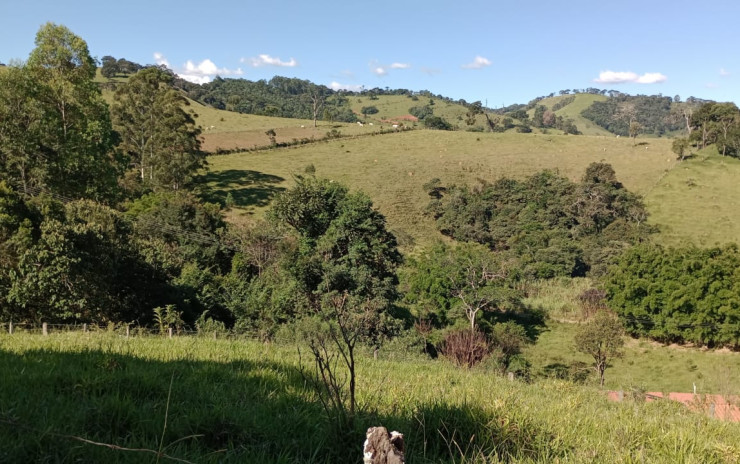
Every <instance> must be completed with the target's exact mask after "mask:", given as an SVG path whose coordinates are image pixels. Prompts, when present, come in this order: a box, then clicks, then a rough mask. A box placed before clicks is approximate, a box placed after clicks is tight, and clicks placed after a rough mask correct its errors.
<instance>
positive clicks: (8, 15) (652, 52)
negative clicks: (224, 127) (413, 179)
mask: <svg viewBox="0 0 740 464" xmlns="http://www.w3.org/2000/svg"><path fill="white" fill-rule="evenodd" d="M738 20H740V2H737V1H730V0H726V1H724V0H723V1H720V0H703V1H687V0H672V1H665V0H642V1H633V0H623V1H613V2H610V1H598V0H590V1H585V0H577V1H567V0H564V1H553V0H549V1H544V0H530V1H527V2H517V1H507V2H502V1H497V0H487V1H477V0H475V1H467V0H459V1H457V2H450V1H437V0H428V1H415V0H407V1H400V0H396V1H385V0H373V1H362V0H345V1H323V0H315V1H300V2H298V1H292V2H288V1H282V0H280V1H260V2H257V1H252V0H246V1H245V0H240V1H238V0H233V1H232V0H223V1H219V0H212V1H206V0H202V1H200V2H191V1H185V0H182V1H178V2H172V1H159V0H148V1H141V0H125V1H116V2H107V1H105V0H96V1H83V0H78V1H74V0H72V1H62V0H22V1H19V0H0V62H4V63H9V62H11V61H12V60H14V59H21V60H23V59H25V58H27V57H28V54H29V52H30V51H31V50H32V49H33V47H34V37H35V34H36V32H37V30H38V28H39V27H40V26H41V25H42V24H43V23H45V22H47V21H52V22H55V23H57V24H64V25H65V26H67V27H68V28H70V29H71V30H72V31H73V32H74V33H76V34H77V35H79V36H81V37H82V38H83V39H85V40H86V41H87V43H88V46H89V48H90V53H91V54H92V55H93V56H95V57H97V58H101V57H103V56H105V55H112V56H114V57H116V58H122V57H123V58H126V59H129V60H131V61H135V62H138V63H142V64H149V63H155V62H159V63H166V64H168V66H169V67H170V68H172V69H173V70H174V71H175V72H177V73H178V74H180V75H182V76H184V77H187V78H188V79H191V80H194V81H201V82H204V81H208V80H210V79H212V78H213V77H214V76H215V75H217V74H218V75H221V76H222V77H242V78H245V79H250V80H257V79H269V78H271V77H272V76H275V75H281V76H287V77H298V78H301V79H309V80H311V81H313V82H316V83H320V84H324V85H328V86H334V87H335V88H336V87H345V88H353V89H355V88H359V87H360V86H365V88H373V87H381V88H384V87H390V88H407V89H411V90H429V91H431V92H433V93H435V94H442V95H445V96H449V97H452V98H455V99H458V98H464V99H466V100H468V101H475V100H481V101H483V102H486V101H487V102H488V106H490V107H499V106H501V105H508V104H511V103H526V102H527V101H529V100H531V99H532V98H534V97H536V96H539V95H546V94H548V93H550V92H557V91H558V90H560V89H572V88H578V89H580V88H586V87H597V88H605V89H616V90H620V91H622V92H627V93H631V94H637V93H642V94H658V93H662V94H663V95H670V96H674V95H677V94H678V95H680V96H681V97H682V98H684V99H685V98H686V97H688V96H690V95H693V96H696V97H702V98H708V99H714V100H718V101H734V102H737V103H740V98H739V97H740V53H739V51H740V34H737V32H736V30H737V26H736V23H737V21H738Z"/></svg>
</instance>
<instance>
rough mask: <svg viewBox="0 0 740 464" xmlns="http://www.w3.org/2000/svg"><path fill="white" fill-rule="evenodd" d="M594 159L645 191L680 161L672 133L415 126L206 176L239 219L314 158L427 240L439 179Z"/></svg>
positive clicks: (249, 160)
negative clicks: (430, 185)
mask: <svg viewBox="0 0 740 464" xmlns="http://www.w3.org/2000/svg"><path fill="white" fill-rule="evenodd" d="M646 147H649V149H647V150H646V149H645V148H646ZM594 161H606V162H609V163H611V164H612V165H613V166H614V169H615V170H616V173H617V176H618V178H619V179H620V180H621V181H622V182H623V183H624V184H625V185H626V186H627V187H628V188H630V189H633V190H635V191H637V192H638V193H646V192H648V191H649V190H650V189H651V188H652V187H653V186H654V185H655V184H656V182H658V180H659V179H660V177H661V176H662V175H663V174H664V173H665V171H666V170H668V169H670V168H671V167H672V166H673V165H674V164H675V155H674V154H673V153H672V152H671V150H670V141H669V140H665V139H653V140H651V141H650V145H646V146H637V147H635V146H633V145H632V141H631V140H627V139H625V138H614V137H588V136H563V135H542V134H516V133H504V134H494V133H470V132H462V131H457V132H445V131H432V130H416V131H411V132H405V133H397V134H388V135H383V136H377V137H363V138H359V139H341V140H336V141H331V142H328V143H321V144H312V145H307V146H302V147H297V148H290V149H278V150H267V151H260V152H254V153H238V154H231V155H224V156H214V157H210V158H209V164H210V169H211V171H210V173H209V174H208V175H207V176H206V178H205V180H206V181H207V182H208V185H210V186H211V188H212V194H211V199H213V200H220V201H223V200H224V199H225V197H226V195H227V194H228V193H229V192H232V195H233V196H234V198H235V200H236V202H237V205H238V206H239V208H237V209H235V210H234V211H232V213H231V214H232V218H233V219H236V218H239V217H242V216H241V215H242V213H258V214H259V213H260V212H261V211H262V210H263V208H264V206H265V204H264V203H259V204H257V205H255V204H252V203H250V199H252V198H254V195H253V194H254V193H257V192H262V191H268V192H269V191H274V190H275V189H279V188H285V187H289V186H290V185H291V182H292V181H291V178H292V177H291V176H292V175H293V174H294V173H301V172H303V169H304V167H305V166H306V165H308V164H313V165H314V166H315V168H316V173H317V175H318V176H321V177H327V178H330V179H336V180H338V181H341V182H344V183H346V184H347V185H349V186H350V187H351V188H353V189H359V190H362V191H364V192H366V193H367V194H368V195H370V197H371V198H372V199H373V201H374V203H375V205H376V206H377V207H378V209H379V210H380V211H381V212H382V213H383V214H384V215H386V217H387V219H388V223H389V226H390V228H391V229H394V230H396V231H397V232H401V234H402V235H404V236H406V235H408V236H411V237H413V239H414V240H415V241H416V243H417V244H419V245H424V244H428V243H430V242H431V241H433V240H435V239H436V238H437V237H439V234H438V233H437V232H436V228H435V226H434V224H433V221H432V220H431V219H430V218H428V217H427V216H425V215H424V210H425V208H426V205H427V203H428V200H429V198H428V197H427V195H426V193H425V192H424V190H423V188H422V185H423V184H424V183H426V182H428V181H429V180H430V179H432V178H435V177H438V178H440V179H441V180H442V182H443V183H444V184H461V183H467V184H473V183H475V182H477V179H483V180H486V181H494V180H496V179H499V178H501V177H503V176H513V177H518V178H521V177H524V176H526V175H529V174H532V173H534V172H537V171H540V170H542V169H557V170H558V171H559V172H560V173H562V174H563V175H566V176H568V177H569V178H571V179H574V180H575V179H578V178H580V176H581V175H582V174H583V171H584V170H585V168H586V166H588V165H589V164H590V163H592V162H594ZM260 179H263V180H260ZM264 179H269V180H270V181H269V182H265V181H264Z"/></svg>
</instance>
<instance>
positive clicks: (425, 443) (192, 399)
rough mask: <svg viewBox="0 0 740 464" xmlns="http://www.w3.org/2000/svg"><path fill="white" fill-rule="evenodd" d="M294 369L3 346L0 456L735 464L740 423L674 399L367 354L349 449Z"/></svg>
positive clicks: (7, 341) (101, 342) (169, 353)
mask: <svg viewBox="0 0 740 464" xmlns="http://www.w3.org/2000/svg"><path fill="white" fill-rule="evenodd" d="M381 352H382V350H381ZM298 362H299V361H298V357H297V352H296V349H295V347H294V346H292V345H285V346H283V345H280V344H268V345H265V344H260V343H257V342H251V341H232V340H211V339H208V338H198V337H187V338H174V339H166V338H159V337H145V338H131V339H126V338H123V337H121V336H118V335H115V334H106V333H88V334H86V335H81V334H56V335H55V334H52V335H50V336H48V337H42V336H38V335H24V334H15V335H12V336H9V335H0V371H2V372H3V373H4V374H3V376H2V377H0V442H2V443H3V446H2V448H0V461H3V462H38V461H50V462H61V461H65V462H72V461H79V460H82V461H86V462H149V461H151V462H154V460H155V459H156V458H157V456H156V454H154V453H153V452H152V450H153V451H154V452H155V453H156V451H157V450H161V451H162V452H163V453H165V454H166V455H167V458H176V459H184V460H187V461H190V462H247V463H293V462H303V463H323V462H342V463H346V462H359V460H360V444H361V443H362V440H363V439H364V430H365V429H366V428H367V427H368V426H370V425H379V424H382V425H384V426H387V427H388V428H389V429H396V430H400V431H402V432H403V433H404V434H405V441H406V446H407V457H408V462H414V463H432V462H435V463H438V462H512V463H518V462H526V463H552V462H572V463H591V462H657V463H676V462H682V463H709V464H711V463H725V462H726V463H730V462H737V460H738V459H740V445H739V443H740V426H738V425H737V424H732V423H725V422H719V421H716V420H712V419H709V418H707V417H705V416H703V415H700V414H696V413H692V412H690V411H688V410H687V409H686V408H685V407H683V406H681V405H678V404H676V403H672V402H655V403H642V402H632V401H625V402H623V403H612V402H609V401H607V400H606V398H605V397H604V395H603V394H601V393H599V392H598V391H597V390H595V389H593V388H589V387H580V386H575V385H572V384H570V383H567V382H561V381H553V380H541V381H536V382H534V383H532V384H526V383H521V382H509V381H507V380H505V378H503V377H501V376H499V375H496V374H493V373H492V372H490V371H487V370H485V369H483V368H481V369H473V370H464V369H456V368H453V367H451V366H449V365H448V364H447V363H445V362H443V361H429V360H422V359H409V358H408V357H406V359H405V360H404V361H403V362H397V361H393V360H391V359H379V360H375V361H374V360H373V359H372V356H370V355H361V356H360V359H359V371H358V379H359V384H358V388H359V389H358V394H359V402H360V404H363V405H365V407H364V408H363V411H362V412H361V413H359V414H358V417H357V421H356V424H355V428H354V430H351V431H345V432H346V434H347V440H346V442H342V441H341V440H337V439H336V438H335V436H334V435H332V433H331V430H330V426H329V424H328V423H327V422H326V420H325V419H324V412H323V410H322V409H321V407H320V405H319V404H318V403H317V401H316V399H315V397H314V393H313V392H312V391H311V390H310V389H308V388H307V386H306V383H305V382H304V379H303V377H302V376H301V374H300V371H299V370H298ZM607 374H608V375H609V374H611V371H607ZM381 386H382V387H381ZM165 425H166V427H165ZM80 439H85V440H90V441H93V442H96V443H102V444H110V445H115V446H119V447H125V448H127V449H128V450H124V449H111V448H109V447H105V446H96V445H95V444H91V443H90V442H82V441H80ZM147 450H150V451H147ZM167 458H165V457H162V459H161V460H162V462H164V461H165V460H169V459H167Z"/></svg>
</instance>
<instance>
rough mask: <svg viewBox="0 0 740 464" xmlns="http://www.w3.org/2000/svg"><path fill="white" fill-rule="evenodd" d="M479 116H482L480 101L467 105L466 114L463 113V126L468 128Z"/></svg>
mask: <svg viewBox="0 0 740 464" xmlns="http://www.w3.org/2000/svg"><path fill="white" fill-rule="evenodd" d="M479 114H483V104H482V103H481V102H480V101H477V102H473V103H471V104H470V105H468V112H467V113H465V124H467V125H468V126H472V125H474V124H475V121H476V117H477V116H478V115H479Z"/></svg>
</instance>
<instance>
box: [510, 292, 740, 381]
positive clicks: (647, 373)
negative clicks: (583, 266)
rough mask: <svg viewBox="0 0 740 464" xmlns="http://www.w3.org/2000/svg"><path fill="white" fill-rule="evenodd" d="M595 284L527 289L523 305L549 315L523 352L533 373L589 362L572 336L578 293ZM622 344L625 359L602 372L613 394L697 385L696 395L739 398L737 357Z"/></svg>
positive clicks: (578, 316)
mask: <svg viewBox="0 0 740 464" xmlns="http://www.w3.org/2000/svg"><path fill="white" fill-rule="evenodd" d="M593 285H594V282H592V281H591V279H589V278H577V279H567V278H563V279H553V280H548V281H541V282H535V283H533V284H532V285H531V286H530V288H529V289H528V295H529V296H528V297H527V298H526V299H525V300H524V301H525V304H526V305H527V306H529V307H532V308H538V309H542V310H544V312H546V313H547V315H548V316H549V321H548V322H547V328H546V329H545V330H544V331H543V332H542V333H540V335H539V338H538V339H537V343H536V344H534V345H531V346H529V347H528V348H527V349H526V350H525V356H526V358H527V359H528V360H529V361H530V362H532V367H533V371H534V372H535V373H539V374H543V375H547V371H550V372H552V371H553V370H554V369H557V368H565V367H567V366H571V365H573V363H577V362H582V363H586V364H590V363H591V359H590V358H589V357H588V356H586V355H584V354H582V353H579V352H578V351H576V349H575V345H574V342H573V338H574V336H575V333H576V331H577V329H578V324H579V323H580V322H581V321H582V320H583V312H582V310H581V305H580V303H579V301H578V295H580V294H581V293H582V292H583V291H585V290H587V289H588V288H591V287H592V286H593ZM626 340H627V343H626V345H625V350H624V352H625V354H624V357H623V358H621V359H616V360H614V361H613V362H611V363H610V367H609V368H608V369H607V371H606V387H607V388H609V389H611V390H624V391H631V390H644V391H663V392H671V391H676V392H691V391H692V389H693V385H694V384H695V385H696V388H697V392H698V393H705V394H706V393H712V394H722V395H738V394H740V388H739V387H738V385H740V356H739V355H738V353H732V352H730V351H729V350H726V349H721V350H709V349H704V348H702V349H698V348H692V347H682V346H677V345H670V346H666V345H662V344H660V343H657V342H652V341H649V340H638V339H632V338H627V339H626ZM589 371H590V372H592V370H591V369H589ZM592 375H593V374H592ZM592 380H595V377H592Z"/></svg>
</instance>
